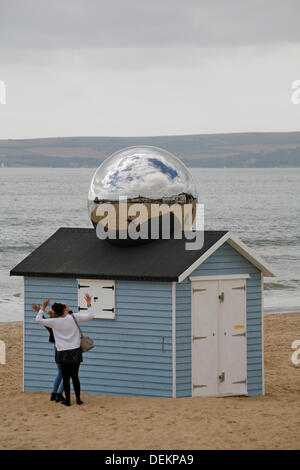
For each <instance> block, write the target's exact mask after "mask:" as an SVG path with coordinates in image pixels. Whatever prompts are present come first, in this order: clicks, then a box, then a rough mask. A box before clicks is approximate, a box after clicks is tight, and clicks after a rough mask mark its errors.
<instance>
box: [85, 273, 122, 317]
mask: <svg viewBox="0 0 300 470" xmlns="http://www.w3.org/2000/svg"><path fill="white" fill-rule="evenodd" d="M86 293H88V294H89V295H90V296H91V298H92V300H91V305H92V309H93V311H94V314H95V318H104V319H105V318H106V319H114V318H115V314H116V312H115V281H110V280H106V279H99V280H98V279H78V311H79V312H81V311H83V312H84V311H85V310H87V306H86V301H85V298H84V296H85V294H86Z"/></svg>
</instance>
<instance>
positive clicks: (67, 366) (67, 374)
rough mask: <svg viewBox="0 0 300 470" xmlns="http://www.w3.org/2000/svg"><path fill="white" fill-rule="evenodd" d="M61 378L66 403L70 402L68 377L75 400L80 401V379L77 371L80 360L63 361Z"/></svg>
mask: <svg viewBox="0 0 300 470" xmlns="http://www.w3.org/2000/svg"><path fill="white" fill-rule="evenodd" d="M60 365H61V371H62V378H63V384H64V390H65V395H66V401H67V403H70V379H71V378H72V382H73V387H74V392H75V395H76V400H77V402H78V401H80V381H79V377H78V371H79V366H80V362H75V363H64V362H62V363H61V364H60Z"/></svg>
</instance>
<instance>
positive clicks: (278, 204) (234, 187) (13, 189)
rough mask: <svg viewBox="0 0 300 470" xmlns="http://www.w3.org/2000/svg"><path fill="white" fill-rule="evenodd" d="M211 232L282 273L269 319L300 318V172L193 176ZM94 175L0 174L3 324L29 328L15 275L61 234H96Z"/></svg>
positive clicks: (269, 302) (269, 291)
mask: <svg viewBox="0 0 300 470" xmlns="http://www.w3.org/2000/svg"><path fill="white" fill-rule="evenodd" d="M190 171H191V173H192V175H193V178H194V180H195V182H196V184H197V187H198V201H199V202H200V203H202V204H204V217H205V228H206V229H207V230H230V231H232V232H234V233H236V234H237V235H238V236H239V237H240V238H241V240H243V241H244V242H245V243H246V244H247V245H248V246H249V247H250V248H252V249H253V250H255V252H256V253H257V254H258V255H260V256H261V257H262V258H263V259H264V260H265V261H266V262H267V263H268V264H269V265H271V266H272V268H273V271H274V272H275V273H276V277H275V278H265V284H264V289H265V293H264V303H265V313H266V314H268V313H280V312H300V168H213V169H212V168H191V169H190ZM94 172H95V169H93V168H2V167H1V168H0V230H1V232H0V322H9V321H22V320H23V295H24V292H23V283H24V281H23V278H22V277H13V276H12V277H11V276H10V275H9V271H10V270H11V269H12V268H13V267H14V266H15V265H16V264H18V263H19V262H20V261H22V260H23V259H24V258H25V257H26V256H27V255H29V254H30V253H31V252H32V251H33V250H34V249H35V248H37V247H38V246H39V245H40V244H41V243H42V242H44V241H45V240H46V239H47V238H48V237H49V236H50V235H52V234H53V233H54V232H55V231H56V230H57V229H58V228H59V227H92V225H91V222H90V220H89V216H88V211H87V194H88V189H89V185H90V182H91V179H92V176H93V174H94Z"/></svg>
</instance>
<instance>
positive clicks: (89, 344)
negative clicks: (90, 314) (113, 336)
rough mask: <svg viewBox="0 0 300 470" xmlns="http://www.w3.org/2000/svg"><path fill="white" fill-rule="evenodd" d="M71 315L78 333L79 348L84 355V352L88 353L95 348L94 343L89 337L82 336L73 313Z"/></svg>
mask: <svg viewBox="0 0 300 470" xmlns="http://www.w3.org/2000/svg"><path fill="white" fill-rule="evenodd" d="M71 315H72V317H73V320H74V322H75V323H76V325H77V328H78V330H79V332H80V346H81V349H82V352H83V353H84V352H87V351H89V350H90V349H93V347H94V346H95V345H94V341H93V340H92V338H90V337H89V336H83V333H82V330H81V328H80V326H79V325H78V322H77V320H76V318H75V317H74V315H73V313H72V314H71Z"/></svg>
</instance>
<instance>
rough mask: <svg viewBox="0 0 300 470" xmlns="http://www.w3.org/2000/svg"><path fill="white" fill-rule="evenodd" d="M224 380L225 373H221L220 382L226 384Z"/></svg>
mask: <svg viewBox="0 0 300 470" xmlns="http://www.w3.org/2000/svg"><path fill="white" fill-rule="evenodd" d="M224 380H225V372H221V374H220V375H219V381H220V382H224Z"/></svg>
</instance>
